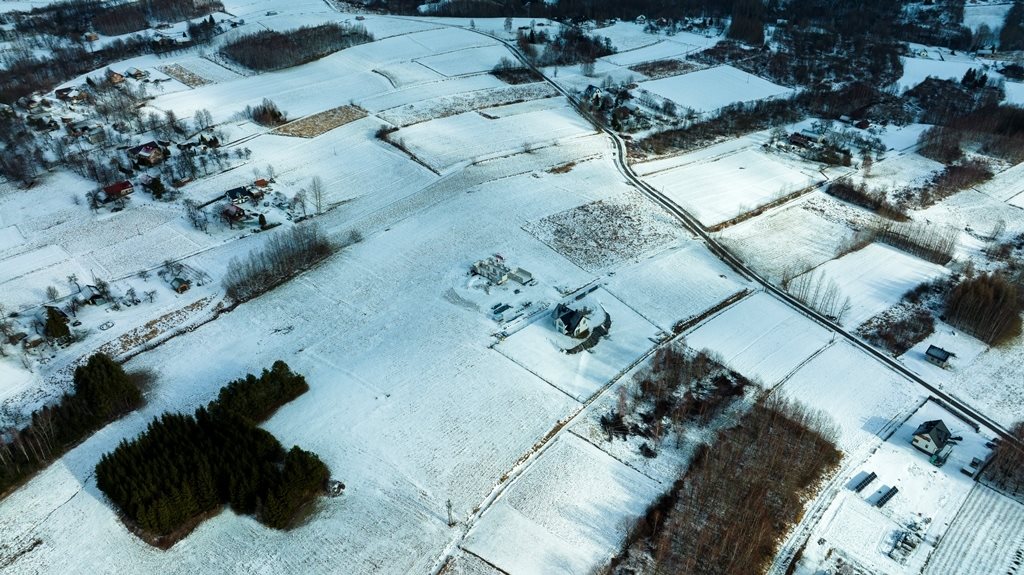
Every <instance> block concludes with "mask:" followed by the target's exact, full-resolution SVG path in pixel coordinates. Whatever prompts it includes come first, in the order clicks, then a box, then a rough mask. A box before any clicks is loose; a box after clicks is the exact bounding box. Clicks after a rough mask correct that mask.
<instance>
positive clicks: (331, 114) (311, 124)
mask: <svg viewBox="0 0 1024 575" xmlns="http://www.w3.org/2000/svg"><path fill="white" fill-rule="evenodd" d="M365 117H366V110H364V109H362V108H360V107H358V106H338V107H337V108H332V109H330V110H325V111H323V112H319V113H316V114H313V115H311V116H306V117H305V118H300V119H298V120H295V121H294V122H289V123H287V124H285V125H283V126H281V127H279V128H277V129H275V130H274V131H273V133H274V134H278V135H281V136H295V137H297V138H315V137H317V136H319V135H320V134H323V133H326V132H329V131H331V130H333V129H335V128H337V127H339V126H344V125H345V124H348V123H349V122H355V121H356V120H359V119H361V118H365Z"/></svg>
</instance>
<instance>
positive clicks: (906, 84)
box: [896, 57, 981, 90]
mask: <svg viewBox="0 0 1024 575" xmlns="http://www.w3.org/2000/svg"><path fill="white" fill-rule="evenodd" d="M900 59H901V60H902V61H903V76H901V77H900V79H899V80H898V81H897V82H896V86H897V88H898V89H899V90H909V89H911V88H913V87H914V86H917V85H918V84H920V83H921V82H924V81H925V79H926V78H928V77H934V78H938V79H940V80H960V79H961V78H963V77H964V74H966V73H967V71H968V70H972V69H973V70H977V71H980V70H981V65H980V64H976V63H973V62H959V61H955V60H932V59H930V58H906V57H901V58H900Z"/></svg>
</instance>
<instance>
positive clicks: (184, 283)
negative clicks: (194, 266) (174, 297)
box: [171, 278, 192, 293]
mask: <svg viewBox="0 0 1024 575" xmlns="http://www.w3.org/2000/svg"><path fill="white" fill-rule="evenodd" d="M190 287H192V286H191V284H189V283H188V280H186V279H182V278H174V279H173V280H171V289H172V290H174V291H176V292H178V293H185V292H187V291H188V288H190Z"/></svg>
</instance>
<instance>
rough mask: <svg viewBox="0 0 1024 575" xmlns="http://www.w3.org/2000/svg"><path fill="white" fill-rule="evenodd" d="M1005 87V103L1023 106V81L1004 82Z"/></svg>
mask: <svg viewBox="0 0 1024 575" xmlns="http://www.w3.org/2000/svg"><path fill="white" fill-rule="evenodd" d="M1003 86H1004V88H1005V89H1006V103H1007V104H1015V105H1017V106H1024V83H1021V82H1009V81H1008V82H1006V84H1004V85H1003Z"/></svg>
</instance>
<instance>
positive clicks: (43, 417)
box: [0, 354, 142, 496]
mask: <svg viewBox="0 0 1024 575" xmlns="http://www.w3.org/2000/svg"><path fill="white" fill-rule="evenodd" d="M141 403H142V392H141V391H140V390H139V387H138V385H137V384H136V383H135V382H134V381H133V379H132V377H131V376H129V375H128V374H126V373H125V372H124V370H123V369H122V368H121V365H120V364H118V363H117V362H115V361H114V360H112V359H110V358H109V357H107V356H106V355H103V354H96V355H93V356H92V357H90V358H89V360H88V361H87V362H86V363H85V364H83V365H80V366H78V367H77V368H76V369H75V375H74V394H64V396H63V397H61V399H60V401H58V402H57V403H55V404H53V405H47V406H45V407H42V408H40V409H38V410H36V411H35V412H33V413H32V422H31V424H29V425H27V426H25V427H23V428H21V429H15V428H10V429H7V430H5V431H4V433H3V435H2V437H0V496H2V495H6V494H7V493H8V492H9V491H10V490H11V489H12V488H13V487H17V486H18V485H20V484H21V483H22V482H23V481H25V480H26V479H28V478H29V477H31V476H32V474H33V473H35V472H36V471H38V470H40V469H42V468H43V467H45V466H46V465H47V464H49V463H50V462H51V461H53V460H55V459H57V458H58V457H60V456H61V455H62V454H64V452H66V451H67V450H68V449H69V448H70V447H72V446H74V445H75V444H76V443H78V442H79V441H81V440H83V439H84V438H86V437H88V436H89V435H90V434H91V433H93V432H94V431H96V430H97V429H99V428H100V427H102V426H103V425H106V424H107V423H108V422H110V421H111V420H113V419H116V418H118V417H120V416H121V415H124V414H125V413H127V412H129V411H131V410H133V409H135V408H137V407H138V406H139V405H140V404H141Z"/></svg>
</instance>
